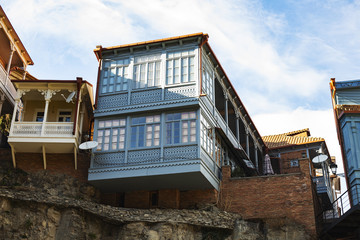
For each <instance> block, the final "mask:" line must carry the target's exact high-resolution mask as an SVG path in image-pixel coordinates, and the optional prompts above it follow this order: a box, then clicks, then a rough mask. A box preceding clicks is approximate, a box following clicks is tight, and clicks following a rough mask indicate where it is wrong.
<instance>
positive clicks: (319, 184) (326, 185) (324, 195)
mask: <svg viewBox="0 0 360 240" xmlns="http://www.w3.org/2000/svg"><path fill="white" fill-rule="evenodd" d="M312 179H313V183H315V185H316V192H317V194H318V195H319V196H320V198H321V199H322V202H323V207H324V208H326V206H331V203H332V202H333V201H334V198H333V194H332V190H331V184H330V182H329V180H327V179H326V178H325V177H324V176H318V177H313V178H312ZM330 209H331V208H330Z"/></svg>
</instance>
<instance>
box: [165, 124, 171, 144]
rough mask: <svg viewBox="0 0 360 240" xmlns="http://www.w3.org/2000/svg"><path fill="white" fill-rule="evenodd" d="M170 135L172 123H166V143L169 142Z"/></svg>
mask: <svg viewBox="0 0 360 240" xmlns="http://www.w3.org/2000/svg"><path fill="white" fill-rule="evenodd" d="M171 136H172V124H171V123H167V124H166V143H167V144H171V142H172V141H171Z"/></svg>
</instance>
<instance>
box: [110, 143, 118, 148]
mask: <svg viewBox="0 0 360 240" xmlns="http://www.w3.org/2000/svg"><path fill="white" fill-rule="evenodd" d="M111 149H114V150H115V149H117V143H116V142H115V143H114V142H113V143H112V144H111Z"/></svg>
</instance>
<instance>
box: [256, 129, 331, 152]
mask: <svg viewBox="0 0 360 240" xmlns="http://www.w3.org/2000/svg"><path fill="white" fill-rule="evenodd" d="M262 139H263V141H264V143H265V145H266V146H267V147H268V148H270V149H274V148H281V147H288V146H292V145H302V144H307V143H313V142H322V141H325V140H324V139H323V138H320V137H310V131H309V129H308V128H305V129H302V130H297V131H293V132H287V133H282V134H276V135H269V136H263V137H262Z"/></svg>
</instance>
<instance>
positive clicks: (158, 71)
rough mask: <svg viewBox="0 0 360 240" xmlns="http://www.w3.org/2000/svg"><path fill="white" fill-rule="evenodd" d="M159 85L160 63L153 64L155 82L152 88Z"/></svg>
mask: <svg viewBox="0 0 360 240" xmlns="http://www.w3.org/2000/svg"><path fill="white" fill-rule="evenodd" d="M158 85H160V62H156V63H155V82H154V86H158Z"/></svg>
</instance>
